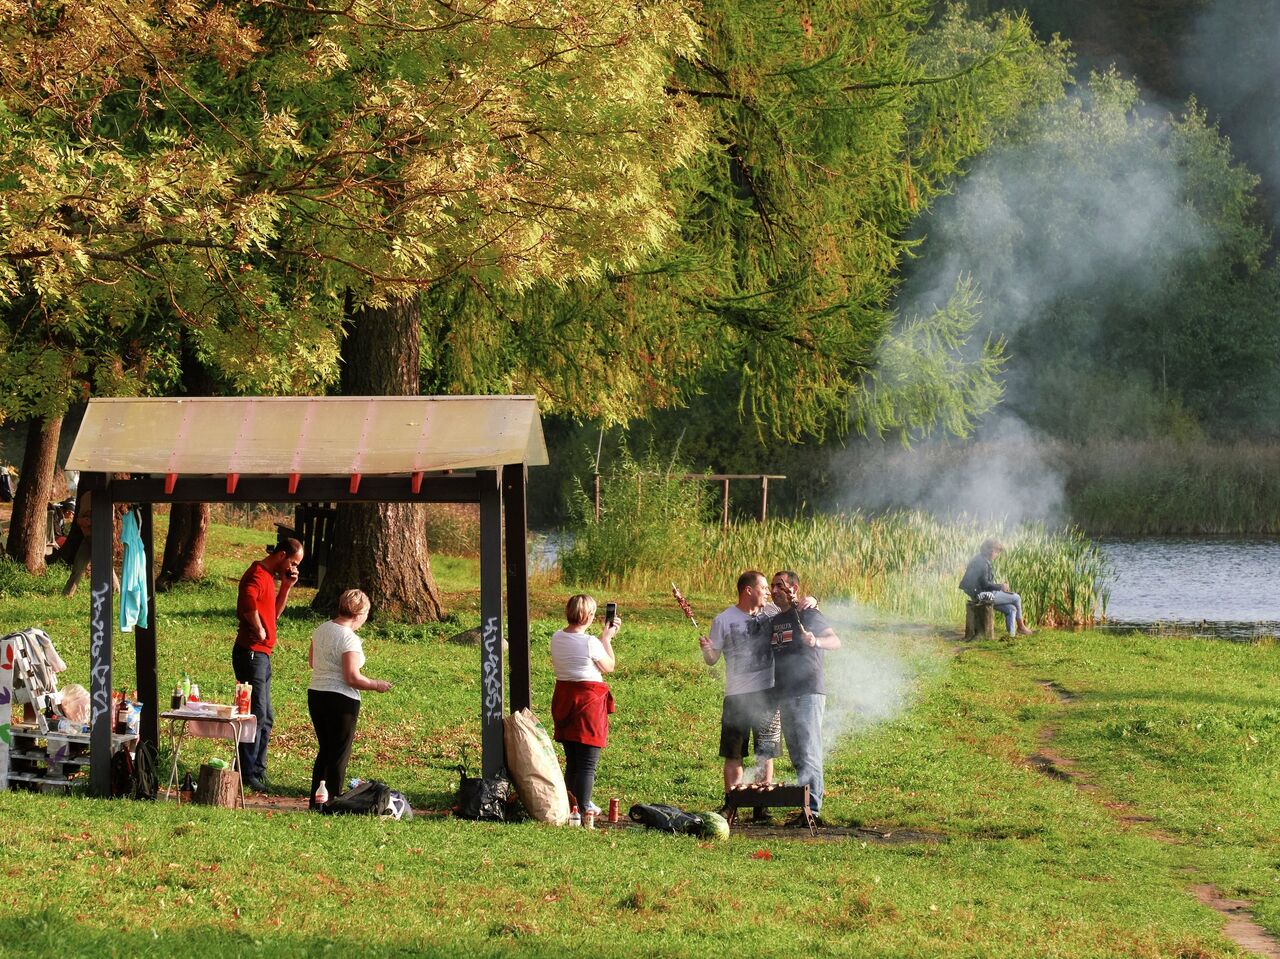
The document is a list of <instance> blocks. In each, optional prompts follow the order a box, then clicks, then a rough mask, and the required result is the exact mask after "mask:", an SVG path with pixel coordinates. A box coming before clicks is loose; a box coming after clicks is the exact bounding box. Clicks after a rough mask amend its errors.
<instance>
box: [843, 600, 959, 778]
mask: <svg viewBox="0 0 1280 959" xmlns="http://www.w3.org/2000/svg"><path fill="white" fill-rule="evenodd" d="M823 615H824V616H825V617H826V619H827V621H828V622H829V623H830V624H831V627H832V629H833V630H835V633H836V635H837V636H839V637H840V644H841V645H840V648H839V649H837V650H832V651H831V652H828V653H827V654H826V655H825V657H824V659H825V664H826V690H827V702H826V713H825V716H824V718H823V727H822V739H823V744H824V747H825V749H826V751H827V752H828V753H829V752H830V751H831V749H832V748H833V747H835V746H837V745H838V744H839V743H840V741H841V740H842V739H843V738H845V737H848V736H858V735H863V734H865V733H867V732H868V731H870V730H872V729H874V728H876V727H878V726H881V725H883V724H885V723H888V722H892V721H893V720H895V719H897V718H898V717H899V716H901V715H903V714H904V713H905V712H906V711H907V709H908V708H909V707H910V705H911V704H912V702H913V700H914V698H915V696H916V694H917V690H918V689H919V686H920V683H921V682H922V680H923V679H924V678H925V677H926V676H928V675H931V674H933V673H934V672H936V671H937V670H938V669H939V668H940V665H939V663H940V660H939V646H938V643H937V639H936V634H935V633H933V632H931V631H929V632H922V631H919V630H918V629H917V630H915V631H914V632H911V631H908V630H909V627H902V626H899V625H895V624H892V623H888V622H886V621H884V620H883V619H879V618H877V617H875V616H873V615H871V614H870V612H869V611H868V610H867V609H866V608H865V607H862V606H858V605H856V604H853V603H840V604H836V605H832V606H829V607H826V606H824V608H823Z"/></svg>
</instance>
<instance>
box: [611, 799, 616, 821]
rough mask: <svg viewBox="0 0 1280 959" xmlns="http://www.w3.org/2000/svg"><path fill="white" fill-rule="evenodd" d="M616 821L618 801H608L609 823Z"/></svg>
mask: <svg viewBox="0 0 1280 959" xmlns="http://www.w3.org/2000/svg"><path fill="white" fill-rule="evenodd" d="M617 821H618V800H616V799H610V800H609V822H617Z"/></svg>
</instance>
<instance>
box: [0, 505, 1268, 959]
mask: <svg viewBox="0 0 1280 959" xmlns="http://www.w3.org/2000/svg"><path fill="white" fill-rule="evenodd" d="M904 522H906V521H905V520H904ZM908 529H909V527H908ZM900 532H901V531H900ZM741 535H745V533H743V534H741ZM904 535H906V534H905V533H904ZM914 535H918V536H920V537H921V541H922V542H924V541H927V536H926V534H925V533H921V532H920V531H919V530H917V531H916V533H915V534H914ZM261 539H262V533H261V531H260V530H252V529H241V528H235V527H226V526H221V525H216V524H215V525H213V526H211V528H210V534H209V542H210V553H209V562H208V566H209V576H208V578H207V580H206V581H205V582H204V583H203V584H201V585H191V586H180V587H178V588H176V589H175V590H173V591H172V592H170V593H168V594H165V595H164V596H162V597H160V599H159V601H158V610H157V615H158V624H159V648H158V653H159V674H160V678H161V683H162V686H163V684H165V683H166V682H171V681H172V679H173V677H175V676H177V675H180V674H181V671H182V670H184V669H186V670H188V671H189V672H190V673H191V675H192V677H193V678H195V679H197V680H198V681H199V682H200V684H201V688H202V690H203V691H206V698H218V697H220V696H223V695H226V694H227V693H228V692H229V690H230V688H231V686H232V684H233V681H234V680H233V678H232V676H231V670H230V665H229V648H230V642H231V635H232V618H233V613H232V610H233V608H234V600H235V582H236V579H237V578H238V576H239V574H240V572H242V570H243V567H244V565H245V564H246V563H247V562H248V561H249V559H251V558H253V557H255V556H257V555H258V554H259V553H260V551H261ZM877 548H882V547H877ZM1011 552H1012V550H1011ZM795 565H801V564H799V563H797V564H795ZM433 567H434V569H435V572H436V576H437V578H438V580H439V583H440V586H441V589H442V591H443V593H444V595H445V597H446V602H447V603H448V607H449V609H450V610H451V611H452V616H451V617H450V620H449V621H448V622H445V623H441V624H433V625H431V626H425V627H412V626H407V625H405V624H396V623H379V622H377V621H375V622H373V623H371V624H369V625H368V626H366V627H365V629H364V630H362V633H363V634H364V635H365V648H366V652H367V655H368V657H369V661H370V663H371V664H373V663H376V664H377V666H378V669H379V671H380V674H384V675H386V676H387V677H388V678H389V679H391V681H392V682H393V683H394V684H395V687H394V692H393V693H392V694H388V695H387V696H385V697H376V698H374V699H371V700H369V701H368V702H367V703H366V704H365V709H364V711H363V712H362V716H361V724H360V730H359V732H358V734H357V739H356V743H355V749H354V754H353V757H352V762H351V767H350V771H351V775H358V776H365V777H374V778H378V779H382V780H384V781H386V782H387V783H389V784H390V785H391V786H393V787H394V788H397V789H400V790H402V791H403V792H405V793H406V795H408V796H409V798H410V799H411V801H412V802H413V803H414V805H415V806H416V807H418V808H419V809H422V810H424V811H425V814H424V815H422V816H419V817H417V818H415V819H414V821H412V822H409V823H396V822H384V821H378V820H367V819H363V818H361V817H346V818H329V817H317V816H312V815H307V814H304V813H296V814H290V813H283V812H275V813H272V814H260V813H242V812H235V811H232V810H223V809H213V808H206V807H192V806H182V807H176V806H174V805H173V804H171V803H167V802H157V803H154V804H149V803H136V802H130V801H119V800H111V801H108V800H92V799H84V798H78V797H75V796H70V797H68V796H63V795H34V794H26V793H16V792H15V793H4V794H0V829H3V830H4V831H5V834H6V836H7V837H8V838H7V840H6V845H5V852H4V853H3V861H4V863H5V865H6V868H7V869H8V871H9V874H10V876H11V879H10V881H9V882H7V883H4V884H2V885H0V898H2V899H3V907H4V908H3V911H0V936H3V941H4V943H5V948H4V952H5V954H6V955H13V956H47V955H50V954H52V953H55V952H56V953H57V954H58V955H63V956H81V955H83V956H89V955H102V954H128V955H136V956H157V957H160V956H172V955H175V954H184V955H191V956H226V955H254V956H282V957H283V956H297V955H310V954H317V955H318V954H320V953H323V952H328V953H329V954H339V955H341V954H350V953H354V952H355V951H357V950H363V951H367V950H368V948H369V945H370V938H369V937H370V935H371V931H373V935H375V937H376V940H375V941H376V944H377V949H378V950H379V951H380V952H382V953H385V954H391V955H398V954H403V955H409V954H412V955H425V956H446V955H460V954H466V955H486V956H489V955H492V956H499V955H501V956H515V955H518V956H548V957H549V956H553V955H564V954H565V953H566V952H567V951H590V952H593V953H595V954H599V955H611V956H642V955H644V956H648V955H655V954H660V955H667V956H708V957H710V956H723V955H724V951H725V948H726V944H728V943H732V942H741V941H743V935H744V934H743V930H744V929H750V930H751V932H750V934H749V942H750V947H749V950H750V952H751V953H752V954H753V955H762V956H774V955H776V956H783V955H787V956H794V955H795V954H796V953H797V951H799V952H801V953H803V954H805V955H812V956H834V955H860V956H870V957H890V956H892V957H899V956H919V957H925V956H927V957H957V959H958V957H968V956H993V957H994V956H1001V957H1028V959H1030V957H1040V956H1049V955H1057V956H1071V957H1073V959H1077V957H1098V959H1101V957H1115V956H1132V957H1153V959H1154V957H1167V956H1183V957H1198V959H1228V957H1233V956H1237V955H1239V953H1238V951H1237V950H1236V948H1235V947H1234V946H1233V945H1232V944H1231V943H1230V942H1229V941H1228V940H1227V939H1226V938H1224V936H1223V934H1222V928H1223V920H1222V917H1221V916H1220V915H1218V914H1217V913H1215V912H1214V911H1213V910H1211V909H1210V908H1208V907H1206V906H1204V905H1202V904H1201V903H1200V902H1198V901H1197V899H1196V898H1195V896H1194V895H1193V894H1192V890H1193V887H1196V886H1204V885H1211V886H1213V887H1214V888H1215V889H1216V890H1218V891H1220V892H1221V893H1222V895H1223V896H1224V897H1226V898H1231V899H1239V900H1247V901H1248V902H1249V903H1251V906H1250V907H1249V908H1250V910H1251V912H1252V914H1253V916H1254V918H1255V919H1256V920H1257V921H1258V922H1260V923H1261V924H1262V925H1263V926H1264V927H1265V928H1266V929H1268V930H1270V932H1271V933H1272V934H1276V933H1280V871H1277V868H1276V863H1277V862H1278V861H1280V832H1278V830H1277V825H1276V824H1277V823H1280V774H1277V771H1276V770H1277V768H1280V762H1278V760H1280V710H1277V708H1276V705H1275V704H1276V703H1277V702H1280V646H1277V645H1276V644H1275V643H1271V642H1263V643H1255V644H1237V643H1224V642H1219V641H1212V640H1197V639H1187V638H1176V637H1152V636H1144V635H1141V634H1137V633H1134V634H1128V635H1124V636H1119V635H1116V634H1114V633H1102V632H1095V631H1089V630H1085V631H1073V632H1065V631H1055V630H1051V629H1046V630H1042V631H1041V632H1040V633H1038V634H1037V635H1036V636H1034V637H1031V638H1030V639H1029V640H1019V641H1016V642H1012V643H1010V642H1006V641H1003V640H1001V641H996V642H992V643H976V644H961V643H959V642H957V640H956V638H955V637H956V635H957V628H956V626H957V625H958V624H952V625H950V626H949V628H947V629H945V630H938V629H932V628H922V627H914V628H908V627H905V626H901V627H893V626H890V627H884V626H878V627H877V626H871V625H868V624H860V625H855V626H851V627H850V628H849V629H848V631H847V635H845V636H844V637H843V638H844V640H845V645H844V647H843V648H842V650H841V651H840V652H839V653H833V654H832V655H831V656H830V657H829V662H828V677H829V679H830V687H829V700H830V702H829V708H828V720H829V724H828V730H829V731H830V730H831V727H832V726H833V725H834V724H835V722H836V720H835V717H836V716H837V715H839V714H840V713H842V712H846V713H847V712H849V711H852V712H853V713H855V714H857V716H858V717H860V718H861V721H857V718H856V717H855V720H854V721H852V722H848V723H846V724H845V725H843V726H842V727H841V728H844V729H847V730H849V732H847V733H846V734H845V735H842V736H838V737H837V738H836V739H835V741H834V742H833V743H832V744H831V748H830V750H829V752H828V759H827V777H826V778H827V803H826V806H825V807H824V810H823V815H824V818H825V819H827V820H829V821H830V822H832V823H833V824H835V826H837V827H839V828H840V829H842V830H844V832H833V833H832V834H831V835H828V836H825V837H823V838H822V839H820V840H818V841H812V840H808V839H807V838H805V837H804V836H803V834H802V833H801V832H797V833H796V834H794V835H793V834H792V831H790V830H786V831H780V832H776V833H759V832H753V831H752V830H751V829H750V828H749V827H747V828H744V829H742V830H740V831H738V832H737V833H736V834H735V835H734V836H733V837H731V838H730V839H729V840H728V841H727V842H723V843H700V842H698V841H696V840H693V839H687V838H679V837H669V836H663V835H659V834H655V833H649V832H646V831H643V830H640V829H628V830H621V831H618V830H612V831H611V830H597V831H596V832H588V831H587V830H570V829H558V830H557V829H551V828H547V827H542V826H537V825H532V824H526V825H489V824H478V823H468V822H460V821H457V820H452V819H450V818H448V817H447V816H445V815H443V813H444V811H445V810H446V809H447V808H448V806H449V803H450V801H451V799H452V795H453V790H454V789H455V788H456V785H457V771H456V767H457V766H458V765H459V764H460V763H466V762H467V761H468V759H470V760H471V761H472V762H474V757H476V756H477V755H478V740H479V727H478V724H477V722H476V712H477V708H478V703H479V701H480V676H479V663H478V659H477V655H478V654H477V651H476V648H475V647H474V646H468V645H462V644H460V643H457V642H453V641H450V638H449V637H450V636H452V634H454V633H456V632H458V631H460V630H462V629H464V628H466V627H469V626H474V623H475V621H476V619H477V618H478V589H477V587H476V584H477V582H478V572H477V563H476V561H475V560H474V559H454V558H450V557H438V558H437V560H436V562H435V563H433ZM699 567H700V563H699V562H698V559H697V558H696V557H695V556H693V555H692V554H686V556H685V560H684V570H683V572H682V578H683V579H684V580H685V581H686V582H692V580H693V578H694V577H695V576H696V575H708V578H710V576H709V574H703V573H700V572H699ZM10 572H11V573H12V575H7V576H6V578H5V579H4V580H3V587H4V588H3V592H2V593H0V614H2V615H3V616H4V619H5V621H6V622H7V623H9V624H10V625H11V626H12V627H14V628H18V627H21V626H25V625H37V624H38V625H40V626H41V627H42V628H44V629H45V630H46V631H48V632H49V634H50V635H51V636H52V637H53V638H54V641H55V643H56V644H57V647H58V649H59V651H60V653H61V654H62V655H63V658H64V659H66V660H67V662H68V664H69V666H70V668H69V669H68V671H67V673H65V674H63V675H62V676H61V677H60V683H61V684H62V685H65V684H66V683H70V682H81V683H87V681H88V676H87V659H88V639H87V632H88V613H89V598H88V596H87V595H85V592H86V591H81V595H78V596H76V597H74V598H72V599H69V600H68V599H63V598H61V597H60V596H59V595H57V593H58V587H59V586H60V585H61V582H60V578H59V577H57V576H56V575H55V576H45V577H31V576H29V575H28V574H26V573H25V572H24V571H21V570H18V571H16V572H13V571H10ZM1011 575H1012V574H1011ZM666 585H667V584H659V588H658V589H655V590H647V589H620V588H616V587H608V588H604V589H602V588H600V587H599V586H598V585H597V586H596V587H593V588H592V592H594V593H596V595H597V596H598V597H600V598H602V599H603V598H606V597H607V598H609V599H615V600H617V601H618V602H619V603H620V608H621V611H622V614H623V615H624V616H625V617H626V618H627V635H626V637H625V639H624V640H623V643H624V645H623V646H622V648H621V649H620V667H619V671H618V673H617V674H616V675H615V676H614V677H613V678H612V679H613V682H612V685H613V686H614V690H615V695H616V696H617V698H618V703H619V711H618V713H617V714H615V716H614V717H613V728H612V732H611V741H610V745H609V747H608V749H607V750H606V751H605V753H604V756H603V760H602V763H601V772H600V780H599V787H598V788H599V791H600V794H601V795H602V796H604V797H611V796H617V797H620V799H621V801H622V806H623V809H624V810H625V809H626V808H627V807H629V806H630V805H631V804H632V803H635V802H672V803H675V804H677V805H680V806H682V807H684V808H687V809H691V810H700V809H707V808H714V807H715V806H716V805H717V804H718V802H719V792H718V784H719V782H720V761H719V760H718V759H717V758H716V740H717V736H718V718H719V713H720V702H721V697H722V693H723V680H722V678H721V676H720V673H719V670H718V669H714V668H707V667H706V666H705V665H703V664H702V663H701V661H700V657H699V656H698V653H697V642H696V637H695V636H694V635H693V631H692V630H691V629H690V628H689V626H688V624H687V623H686V622H685V620H684V618H683V615H682V614H681V612H680V610H679V608H678V607H676V605H675V604H674V603H673V602H672V601H671V600H670V598H669V596H668V595H667V593H666V590H665V589H663V588H661V587H663V586H666ZM565 590H566V587H565V586H563V585H562V584H559V583H554V582H551V581H549V580H547V581H541V580H536V581H535V582H534V583H533V592H532V595H531V610H532V613H533V626H532V634H533V643H534V649H533V652H534V656H533V677H534V685H533V691H534V708H535V710H541V713H544V714H545V712H546V709H547V703H548V702H549V701H550V694H551V688H552V685H553V677H552V675H551V672H550V666H549V661H548V659H549V657H548V656H547V655H546V642H547V641H548V638H549V637H550V635H551V633H552V631H553V630H554V629H555V628H556V627H557V625H558V624H559V621H560V608H561V606H562V603H563V597H564V594H565ZM731 591H732V581H729V582H727V583H726V582H714V583H713V584H711V586H709V587H707V588H702V587H698V588H693V587H690V588H689V589H688V590H686V593H687V595H688V596H689V598H690V600H691V601H692V602H693V604H694V608H695V609H696V610H697V611H698V612H699V613H700V614H701V615H703V616H708V617H709V616H710V615H711V614H713V613H714V612H716V611H718V610H719V609H721V608H723V607H724V606H725V605H727V603H728V602H730V601H731V599H732V597H730V596H729V595H728V594H729V593H730V592H731ZM310 592H311V591H309V590H305V589H301V588H299V595H298V596H296V597H295V598H294V601H293V602H291V604H290V606H289V607H288V608H287V610H286V613H285V615H284V616H283V617H282V619H281V638H280V647H279V649H278V652H277V656H276V657H275V658H276V659H277V662H276V663H275V664H274V671H275V681H274V683H273V692H274V694H275V699H276V709H277V721H276V730H275V732H276V735H275V736H274V737H273V740H272V746H271V760H270V769H269V774H270V776H271V779H272V780H273V781H274V782H275V783H277V784H278V786H277V789H278V791H279V793H281V794H285V795H293V796H297V797H303V796H304V794H305V791H306V789H307V784H308V783H309V781H310V779H309V771H310V763H311V759H312V756H313V750H314V743H313V741H312V733H311V729H310V725H309V722H308V719H307V715H306V693H305V689H306V685H307V670H306V661H305V660H306V638H307V636H308V635H309V634H310V631H311V630H312V629H313V628H314V627H315V625H316V624H317V623H318V622H320V621H321V619H322V617H320V616H319V615H318V614H315V613H313V612H311V611H310V610H309V609H308V608H307V601H308V599H309V598H310ZM115 649H116V663H115V667H116V673H115V680H116V684H117V685H120V684H127V683H129V682H130V681H131V680H130V678H129V677H131V676H132V673H133V660H132V657H133V644H132V643H131V642H129V641H128V639H127V637H122V638H121V640H120V641H118V642H117V643H116V645H115ZM163 691H164V690H163V689H162V692H163ZM871 704H878V706H879V707H880V708H878V709H872V708H871ZM542 718H544V719H545V718H546V717H545V715H543V717H542ZM217 750H218V747H217V746H216V744H212V743H202V741H193V742H191V743H188V744H187V746H185V747H184V749H183V759H184V762H186V763H191V764H195V763H198V762H199V761H201V759H202V758H207V755H204V753H207V754H208V755H214V754H215V753H216V751H217ZM162 752H163V750H162ZM167 761H168V759H167V756H166V755H162V756H161V763H160V764H161V767H162V768H167ZM473 771H474V769H473ZM778 773H779V776H780V777H781V778H783V779H789V778H791V777H792V775H793V773H792V770H791V769H790V767H789V765H788V764H787V763H785V762H780V766H779V771H778ZM859 830H861V832H859ZM897 834H901V835H904V836H906V837H907V838H906V840H905V841H892V840H889V839H885V838H884V836H885V835H889V836H894V835H897ZM913 837H914V838H913ZM36 889H38V890H39V894H38V895H33V893H34V891H35V890H36ZM748 890H749V891H748ZM339 904H340V905H339Z"/></svg>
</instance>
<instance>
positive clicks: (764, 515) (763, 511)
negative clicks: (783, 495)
mask: <svg viewBox="0 0 1280 959" xmlns="http://www.w3.org/2000/svg"><path fill="white" fill-rule="evenodd" d="M768 518H769V477H767V476H761V477H760V522H762V523H763V522H764V521H765V520H766V519H768Z"/></svg>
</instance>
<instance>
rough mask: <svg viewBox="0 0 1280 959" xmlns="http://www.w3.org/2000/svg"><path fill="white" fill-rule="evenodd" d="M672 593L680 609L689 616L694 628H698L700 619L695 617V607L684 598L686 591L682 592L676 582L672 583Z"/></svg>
mask: <svg viewBox="0 0 1280 959" xmlns="http://www.w3.org/2000/svg"><path fill="white" fill-rule="evenodd" d="M671 595H672V596H674V597H675V598H676V603H678V604H679V606H680V610H681V611H682V612H683V613H684V614H685V615H686V616H687V617H689V622H691V623H693V628H694V629H698V621H697V620H696V619H694V618H693V607H692V606H690V605H689V601H688V600H687V599H685V598H684V593H682V592H680V587H678V586H677V585H676V584H675V583H672V584H671Z"/></svg>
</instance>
